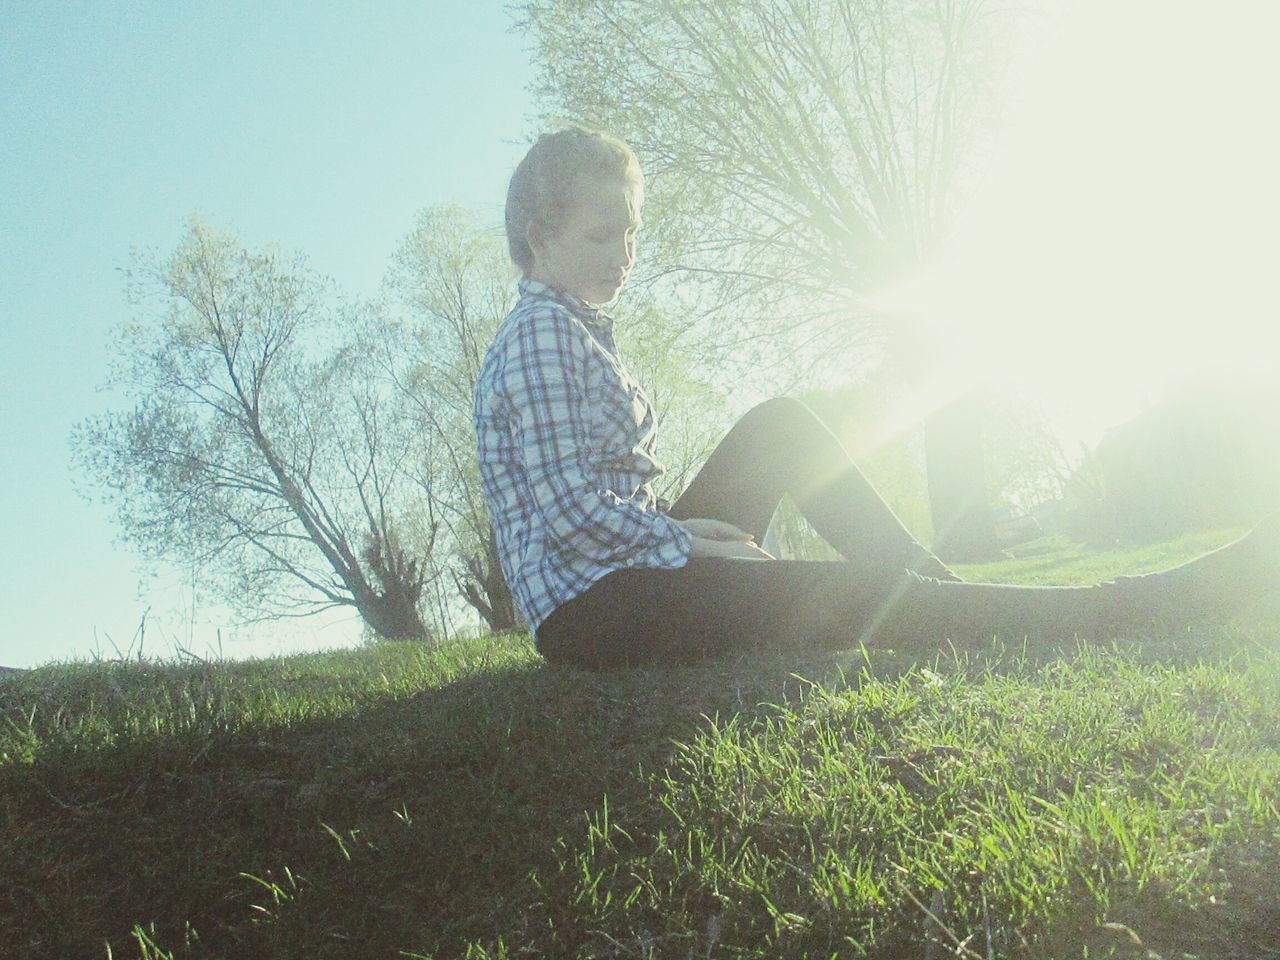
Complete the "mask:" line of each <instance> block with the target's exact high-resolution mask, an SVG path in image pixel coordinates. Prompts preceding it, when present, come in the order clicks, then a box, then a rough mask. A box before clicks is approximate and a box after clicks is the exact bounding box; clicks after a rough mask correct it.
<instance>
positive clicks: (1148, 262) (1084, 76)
mask: <svg viewBox="0 0 1280 960" xmlns="http://www.w3.org/2000/svg"><path fill="white" fill-rule="evenodd" d="M1277 27H1280V10H1275V9H1273V8H1272V7H1271V6H1270V5H1268V4H1263V3H1241V2H1227V3H1225V4H1222V5H1216V6H1214V7H1213V8H1212V11H1211V12H1210V11H1209V9H1208V8H1205V7H1204V6H1202V5H1192V4H1181V3H1168V2H1156V0H1145V2H1134V0H1126V2H1119V3H1114V2H1106V3H1103V2H1097V0H1095V2H1086V3H1080V4H1075V5H1071V6H1070V7H1067V6H1065V5H1064V7H1063V9H1062V10H1060V11H1057V12H1054V13H1050V14H1049V15H1048V16H1047V17H1046V18H1045V19H1043V20H1039V21H1037V22H1036V24H1035V29H1034V30H1033V31H1031V32H1029V33H1028V34H1027V35H1026V37H1025V38H1024V40H1025V46H1024V48H1023V50H1022V56H1021V57H1020V60H1019V68H1018V70H1016V71H1015V74H1014V76H1015V83H1016V86H1017V89H1016V91H1015V92H1013V93H1012V94H1011V97H1010V102H1011V104H1012V107H1013V109H1012V111H1011V114H1010V117H1009V120H1008V122H1007V125H1006V126H1005V127H1004V129H1003V132H1002V135H1001V137H1000V140H999V146H998V149H997V150H996V151H995V154H994V155H995V162H994V164H993V166H992V167H991V168H990V169H989V170H988V171H987V172H986V174H985V176H984V177H983V178H982V180H981V181H980V182H978V183H976V184H971V185H970V190H969V191H968V194H967V197H968V199H967V202H966V204H965V207H964V209H963V210H962V212H961V214H960V216H959V217H958V219H957V222H956V226H955V230H954V232H953V234H952V236H951V237H950V239H949V243H948V244H947V246H946V248H945V251H944V253H943V255H942V256H941V257H940V260H939V262H938V263H937V264H936V265H935V266H934V267H933V268H932V269H931V270H930V271H929V272H928V273H927V274H922V275H919V276H916V277H914V278H912V279H911V280H910V281H909V282H907V283H905V284H903V285H900V286H898V287H896V288H893V289H887V290H882V291H880V292H879V294H878V295H877V297H875V298H873V306H874V307H876V308H878V309H881V310H884V311H886V312H888V313H889V314H890V315H892V314H894V313H898V312H900V313H911V314H915V315H925V316H927V317H928V318H929V320H930V322H931V323H933V324H934V325H936V327H937V329H938V330H939V331H942V333H943V334H944V335H945V334H948V333H949V335H948V340H949V341H950V342H953V343H955V344H957V347H956V350H957V351H958V354H957V353H953V354H952V356H951V358H950V361H951V362H950V363H949V366H950V367H951V368H952V369H953V373H952V375H951V376H950V379H951V380H955V374H954V369H955V368H958V367H961V366H963V367H964V368H966V369H967V370H968V375H969V376H971V377H972V378H974V379H977V378H982V377H991V376H993V375H996V376H999V377H1001V378H1005V379H1013V380H1015V381H1017V382H1018V383H1020V384H1021V385H1022V386H1023V387H1024V388H1026V389H1027V390H1029V391H1031V392H1032V393H1033V394H1035V395H1036V396H1037V397H1038V398H1039V399H1040V400H1042V401H1043V402H1045V403H1046V405H1048V406H1050V407H1052V408H1056V409H1059V410H1061V411H1062V412H1063V413H1064V415H1065V417H1066V418H1067V419H1068V420H1074V421H1076V422H1077V423H1079V424H1085V423H1088V424H1092V425H1093V426H1094V428H1098V427H1100V426H1105V425H1107V424H1108V422H1109V423H1117V422H1119V421H1121V420H1123V419H1125V418H1127V417H1128V416H1130V415H1132V413H1133V412H1134V411H1135V409H1136V407H1137V406H1138V405H1139V403H1140V402H1141V401H1142V399H1144V398H1149V397H1151V396H1152V395H1153V394H1154V393H1158V392H1159V391H1160V390H1161V388H1162V385H1163V384H1165V383H1167V382H1169V381H1170V380H1173V379H1177V378H1178V377H1180V376H1184V375H1186V374H1188V373H1197V374H1200V375H1203V374H1204V373H1205V372H1206V371H1212V372H1214V373H1217V374H1219V375H1221V376H1223V377H1234V376H1237V375H1239V374H1241V373H1243V372H1247V371H1253V372H1256V370H1257V368H1259V367H1265V366H1268V365H1274V364H1275V362H1276V361H1275V357H1276V356H1277V354H1280V335H1278V334H1277V329H1278V328H1280V296H1278V295H1277V290H1276V282H1275V274H1276V265H1277V263H1278V262H1280V177H1277V175H1276V171H1277V170H1280V135H1278V134H1277V125H1276V124H1275V123H1274V120H1273V119H1272V118H1273V116H1274V113H1275V106H1274V104H1273V103H1272V102H1271V98H1272V96H1273V92H1274V91H1276V90H1280V69H1277V67H1276V65H1275V63H1276V61H1275V58H1274V57H1273V55H1272V53H1271V51H1270V49H1269V47H1270V43H1271V41H1270V38H1272V37H1274V36H1276V35H1277ZM940 389H941V390H942V391H943V392H946V391H954V390H955V389H957V387H956V385H955V384H954V383H952V384H950V385H949V386H947V387H945V388H940Z"/></svg>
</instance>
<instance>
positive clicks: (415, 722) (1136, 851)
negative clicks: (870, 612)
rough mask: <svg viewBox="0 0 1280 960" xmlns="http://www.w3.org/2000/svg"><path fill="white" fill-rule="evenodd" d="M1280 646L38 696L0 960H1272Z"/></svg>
mask: <svg viewBox="0 0 1280 960" xmlns="http://www.w3.org/2000/svg"><path fill="white" fill-rule="evenodd" d="M1219 539H1220V538H1219ZM1205 545H1207V544H1206V542H1204V541H1194V542H1192V541H1187V542H1183V543H1180V544H1174V545H1163V546H1160V547H1153V548H1149V549H1147V550H1141V551H1131V552H1128V553H1103V554H1086V553H1082V552H1080V551H1078V550H1075V549H1074V548H1071V547H1070V546H1069V545H1066V544H1062V543H1054V542H1048V543H1041V544H1039V545H1038V546H1036V547H1034V548H1033V549H1032V550H1031V551H1029V553H1030V554H1034V556H1026V557H1024V558H1022V559H1021V560H1020V561H1019V562H1017V563H1015V564H1012V565H1008V566H1006V567H1005V568H1003V569H1001V568H995V567H992V568H982V570H980V571H977V570H969V571H966V573H967V574H968V575H969V576H971V577H973V576H974V575H975V574H979V575H981V576H983V577H990V578H993V579H996V578H1002V579H1019V578H1022V579H1024V580H1027V581H1029V582H1030V581H1036V580H1038V579H1039V578H1042V577H1043V578H1048V579H1052V580H1056V581H1058V582H1066V581H1068V580H1076V581H1087V580H1091V579H1097V578H1099V577H1105V576H1110V575H1113V574H1116V573H1121V572H1136V571H1138V570H1141V569H1150V568H1152V567H1155V566H1161V565H1163V564H1165V563H1168V562H1172V561H1175V560H1177V559H1179V558H1180V557H1181V556H1183V555H1185V554H1186V553H1188V552H1191V551H1193V550H1195V549H1199V548H1201V547H1203V546H1205ZM1277 648H1280V643H1277V642H1276V639H1275V634H1274V631H1265V630H1259V629H1244V628H1236V627H1230V626H1224V627H1223V628H1222V629H1220V630H1216V631H1214V632H1213V633H1212V634H1211V635H1205V634H1197V633H1187V634H1183V635H1179V636H1177V637H1173V638H1154V639H1153V638H1145V639H1144V638H1137V639H1135V641H1134V642H1132V643H1129V644H1125V645H1123V646H1121V647H1108V648H1101V647H1097V646H1090V645H1083V644H1072V645H1069V646H1067V647H1064V648H1062V649H1039V650H1035V651H1028V650H1026V649H1024V648H1022V647H1016V648H1013V649H1006V648H1004V647H1002V645H1000V644H994V645H993V647H992V649H991V650H990V651H985V652H984V653H983V654H982V655H981V656H968V657H959V656H951V655H943V656H940V657H939V658H938V659H937V660H936V661H935V662H933V663H931V664H927V665H926V664H917V663H911V662H908V661H906V660H905V659H903V658H900V657H897V656H895V655H894V654H893V653H892V652H890V651H871V652H850V653H847V654H843V655H834V656H833V655H827V656H817V655H815V656H810V657H806V658H803V659H800V660H797V658H795V657H794V656H792V657H779V656H774V657H769V656H755V657H752V658H744V659H743V660H741V661H738V662H735V663H722V664H715V665H708V666H704V667H700V668H684V669H680V670H673V671H669V672H657V671H643V670H635V671H624V672H618V673H613V674H608V675H591V674H584V673H580V672H577V671H572V670H556V669H549V668H547V667H546V666H545V665H543V664H541V663H540V662H539V661H538V660H537V659H536V657H534V656H533V655H532V653H531V652H530V651H529V649H528V645H527V641H524V640H523V639H522V638H519V637H508V638H498V639H495V640H492V641H487V642H479V641H477V642H468V643H465V644H459V645H457V646H456V647H451V648H449V649H448V650H445V651H441V652H436V653H433V652H429V651H427V650H425V649H423V648H422V647H419V646H413V645H406V644H382V645H377V646H373V647H369V648H366V649H362V650H358V651H354V652H350V653H343V654H332V655H326V656H315V657H299V658H289V659H283V660H273V661H261V662H254V663H240V664H212V665H205V664H198V663H196V664H186V665H169V666H161V665H156V664H145V663H142V664H140V663H122V664H81V665H68V666H61V667H50V668H46V669H43V670H40V671H36V672H33V673H32V674H29V675H21V676H17V677H12V678H9V679H6V680H3V681H0V929H3V931H4V934H3V937H2V938H0V956H14V957H31V958H41V957H50V958H54V957H56V958H60V960H63V958H66V960H70V958H76V957H98V958H101V957H106V956H108V955H113V956H115V957H133V956H143V957H162V956H169V955H172V956H173V957H175V958H176V957H190V958H198V957H199V958H203V957H223V956H225V957H237V958H239V957H283V958H289V957H309V958H317V957H350V956H361V957H395V956H424V957H425V956H434V957H440V958H444V957H454V956H463V955H468V954H469V955H470V956H472V957H475V958H480V957H498V956H521V955H535V956H536V955H541V956H547V957H571V956H618V957H644V956H656V957H668V956H670V957H687V956H694V957H704V956H716V957H720V956H723V957H761V958H764V957H770V958H773V957H825V956H833V955H834V956H849V957H856V956H863V955H866V956H876V957H899V956H901V957H907V956H910V957H923V956H925V955H926V951H927V950H928V949H929V948H928V947H927V946H926V944H927V943H928V942H929V941H930V940H932V939H938V940H941V941H942V942H943V943H945V944H947V945H948V947H947V949H949V950H950V951H952V952H953V953H954V952H955V951H956V949H957V948H956V943H957V942H961V943H964V944H965V946H964V948H963V950H961V951H960V952H961V953H962V954H963V953H964V951H970V953H969V955H974V956H987V955H988V951H990V952H991V954H992V955H996V956H1016V957H1054V958H1056V957H1076V956H1090V957H1094V956H1123V957H1129V956H1132V957H1139V956H1145V955H1146V954H1145V951H1146V950H1147V949H1154V950H1155V951H1157V952H1159V953H1160V954H1161V955H1163V956H1165V957H1176V956H1180V955H1191V956H1198V957H1205V958H1209V957H1213V958H1222V957H1230V956H1235V957H1243V958H1256V960H1262V958H1267V957H1271V958H1275V957H1280V934H1278V931H1280V906H1277V904H1280V811H1278V809H1277V804H1278V802H1280V799H1278V797H1280V789H1278V787H1277V784H1278V783H1280V750H1278V749H1277V747H1278V746H1280V733H1278V730H1280V727H1278V726H1277V723H1276V720H1277V718H1278V717H1280V657H1277V656H1276V654H1275V653H1274V652H1273V651H1274V650H1275V649H1277ZM801 678H806V679H801ZM931 915H932V917H936V919H931ZM1139 939H1140V940H1141V941H1142V943H1143V945H1142V946H1141V947H1140V946H1139V945H1138V944H1137V940H1139ZM935 955H938V956H942V955H944V954H943V953H940V952H939V953H935Z"/></svg>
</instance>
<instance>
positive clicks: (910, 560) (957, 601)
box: [537, 400, 1229, 667]
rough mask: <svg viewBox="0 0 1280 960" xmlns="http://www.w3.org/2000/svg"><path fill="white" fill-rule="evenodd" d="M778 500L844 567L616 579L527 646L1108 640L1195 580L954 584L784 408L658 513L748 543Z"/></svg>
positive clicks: (765, 417)
mask: <svg viewBox="0 0 1280 960" xmlns="http://www.w3.org/2000/svg"><path fill="white" fill-rule="evenodd" d="M784 493H785V494H790V495H791V497H792V498H793V499H794V500H795V502H796V504H797V506H798V507H799V508H800V511H801V512H802V513H803V514H804V516H805V518H806V519H807V520H808V521H809V522H810V524H811V525H812V526H813V527H814V529H815V530H816V531H817V532H818V533H819V534H821V535H822V537H823V538H825V539H826V540H827V541H828V542H829V543H830V544H831V545H832V546H833V547H835V548H836V549H837V550H838V551H839V552H840V554H841V555H842V556H843V557H844V558H845V560H844V561H835V562H812V561H789V560H738V559H721V558H698V559H691V560H690V561H689V563H688V564H687V565H686V566H684V567H682V568H679V569H675V570H656V569H648V568H634V569H628V570H618V571H615V572H613V573H610V574H608V575H607V576H605V577H603V578H602V579H600V580H599V581H597V582H596V583H595V584H593V585H592V586H591V587H590V588H589V589H588V590H587V591H586V592H585V593H583V594H582V595H580V596H579V597H577V598H575V599H573V600H571V601H569V602H568V603H566V604H563V605H562V606H560V607H559V608H558V609H556V610H555V611H554V612H553V613H552V614H551V616H550V617H549V618H548V619H547V620H546V621H545V622H544V623H543V624H542V625H541V626H540V627H539V628H538V630H537V642H538V649H539V650H540V651H541V653H542V654H543V655H544V656H545V657H547V658H548V659H549V660H554V661H565V662H572V663H576V664H579V665H581V666H590V667H608V666H619V665H625V664H664V663H677V662H687V661H691V660H697V659H701V658H703V657H707V656H714V655H720V654H724V653H727V652H730V651H734V650H742V649H747V648H751V647H756V646H761V645H764V646H778V647H780V646H786V645H807V646H823V647H829V648H833V649H844V648H848V647H852V646H856V645H857V644H858V643H859V642H864V643H880V644H884V645H888V646H894V647H898V648H901V647H904V646H905V647H908V648H911V649H936V648H937V647H940V646H941V645H943V644H944V643H945V642H946V641H948V640H950V641H952V642H957V641H959V642H985V641H989V640H990V639H991V637H992V636H993V635H996V634H999V635H1003V636H1005V637H1019V638H1021V637H1023V636H1027V635H1034V636H1045V637H1049V636H1053V637H1070V636H1073V635H1080V636H1103V635H1113V634H1115V633H1117V632H1119V631H1123V630H1126V629H1133V628H1135V627H1137V626H1139V625H1141V624H1143V623H1145V622H1149V621H1150V619H1151V618H1152V617H1153V616H1154V615H1156V614H1158V613H1162V612H1166V611H1165V610H1164V606H1165V604H1164V603H1163V601H1164V599H1165V598H1167V596H1169V595H1171V589H1170V588H1173V589H1172V594H1177V593H1178V592H1179V590H1178V589H1177V588H1178V587H1179V586H1181V587H1184V588H1186V587H1190V586H1192V585H1194V584H1196V583H1198V582H1199V581H1200V580H1202V579H1203V578H1202V577H1197V576H1195V575H1180V574H1179V571H1180V570H1181V568H1175V570H1174V571H1169V573H1168V574H1157V575H1149V576H1147V577H1132V578H1120V580H1117V581H1108V582H1107V583H1103V584H1096V585H1093V586H1087V587H1019V586H1007V585H1001V584H986V583H962V582H958V581H955V580H952V579H951V578H952V577H953V575H952V574H951V572H950V571H949V570H948V569H947V568H946V567H945V566H944V565H943V564H942V563H941V562H940V561H939V560H938V559H937V558H936V557H934V556H933V555H932V554H931V553H929V551H928V550H927V549H926V548H925V547H923V546H922V545H921V544H920V543H918V542H917V541H916V540H915V539H914V538H913V537H912V536H911V534H910V533H909V532H908V531H907V530H906V528H905V527H903V525H902V523H901V522H900V521H899V520H898V518H897V517H896V516H895V515H894V513H893V511H892V510H890V509H889V506H888V505H887V504H886V503H885V502H884V500H883V499H882V498H881V497H880V496H879V494H877V493H876V491H875V489H874V488H873V487H872V486H871V484H870V482H869V481H868V480H867V479H866V477H865V476H863V474H862V472H861V471H860V470H859V469H858V467H857V466H856V465H855V464H854V462H853V461H852V459H851V458H850V457H849V455H848V453H847V452H846V451H845V449H844V448H843V446H842V445H841V444H840V442H839V440H838V439H837V438H836V436H835V435H834V434H833V433H832V432H831V431H830V430H829V429H827V427H826V426H825V425H824V424H823V423H822V422H821V421H820V420H819V419H818V418H817V417H816V416H815V415H814V414H813V413H812V412H811V411H810V410H809V409H808V408H807V407H806V406H804V405H803V404H801V403H799V402H798V401H794V400H771V401H768V402H766V403H764V404H761V405H760V406H758V407H756V408H754V409H753V410H751V411H750V412H748V413H747V414H746V415H745V416H744V417H743V418H742V419H741V420H740V421H739V422H738V423H737V424H736V425H735V426H734V427H733V429H732V430H730V431H729V433H728V434H727V435H726V436H725V438H724V440H723V441H721V443H720V445H719V446H718V447H717V448H716V449H715V451H714V452H713V453H712V454H711V456H710V458H709V459H708V460H707V463H706V464H705V465H704V467H703V468H702V470H701V471H700V472H699V473H698V475H697V476H696V477H695V478H694V480H693V482H692V483H691V484H690V485H689V487H688V489H687V490H686V491H685V492H684V493H683V494H682V495H681V497H680V499H679V500H677V501H676V502H675V504H673V505H672V507H671V511H670V513H671V516H672V517H675V518H676V519H680V520H683V519H688V518H693V517H711V518H714V519H717V520H723V521H726V522H728V523H732V524H734V525H735V526H738V527H740V528H742V529H743V530H746V531H747V532H749V533H752V534H754V535H755V537H756V539H757V541H759V540H762V539H763V537H764V533H765V529H766V528H767V527H768V524H769V520H770V518H771V517H772V516H773V513H774V510H775V509H776V508H777V506H778V502H779V500H780V499H781V497H782V495H783V494H784ZM1188 566H1190V565H1188ZM1222 566H1223V567H1224V570H1225V567H1226V566H1229V564H1227V565H1222ZM1193 574H1194V572H1193ZM1161 577H1164V578H1165V580H1163V581H1162V580H1161ZM1166 581H1167V582H1166Z"/></svg>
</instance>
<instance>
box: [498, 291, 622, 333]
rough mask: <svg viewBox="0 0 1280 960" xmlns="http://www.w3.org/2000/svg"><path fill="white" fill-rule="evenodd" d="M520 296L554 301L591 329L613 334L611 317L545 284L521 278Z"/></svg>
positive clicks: (583, 301)
mask: <svg viewBox="0 0 1280 960" xmlns="http://www.w3.org/2000/svg"><path fill="white" fill-rule="evenodd" d="M519 288H520V296H521V297H522V298H523V297H541V298H543V299H544V300H554V301H555V302H556V303H558V304H560V305H561V306H563V307H565V308H566V309H568V311H569V312H570V313H572V314H573V315H574V316H575V317H577V318H578V319H579V320H581V321H582V322H583V323H585V324H586V325H587V326H588V327H589V328H591V329H600V330H605V331H608V332H609V333H612V332H613V317H611V316H609V314H607V313H605V312H604V311H603V310H601V309H600V308H599V307H596V306H592V305H591V304H589V303H587V302H586V301H585V300H582V299H579V298H578V297H575V296H574V295H573V294H571V293H566V292H565V291H563V290H558V289H556V288H555V287H549V286H547V285H546V284H545V283H541V282H540V281H538V280H531V279H529V278H528V277H521V278H520V282H519Z"/></svg>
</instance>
